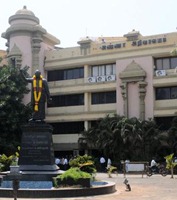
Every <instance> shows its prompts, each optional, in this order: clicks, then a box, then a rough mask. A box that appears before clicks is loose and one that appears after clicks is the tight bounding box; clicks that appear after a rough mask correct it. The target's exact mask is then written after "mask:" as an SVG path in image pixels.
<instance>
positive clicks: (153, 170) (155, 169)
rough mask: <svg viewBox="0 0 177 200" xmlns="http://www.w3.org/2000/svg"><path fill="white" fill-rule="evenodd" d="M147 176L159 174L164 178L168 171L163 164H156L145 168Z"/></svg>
mask: <svg viewBox="0 0 177 200" xmlns="http://www.w3.org/2000/svg"><path fill="white" fill-rule="evenodd" d="M146 174H147V176H152V175H153V174H161V175H162V176H166V175H167V174H168V170H167V169H166V167H165V166H164V165H163V164H158V165H157V166H152V167H151V166H147V167H146Z"/></svg>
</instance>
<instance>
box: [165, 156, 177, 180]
mask: <svg viewBox="0 0 177 200" xmlns="http://www.w3.org/2000/svg"><path fill="white" fill-rule="evenodd" d="M173 156H174V153H172V154H170V155H168V156H165V160H166V168H167V169H169V170H170V171H171V178H173V169H174V167H175V166H176V165H177V163H176V162H174V157H173Z"/></svg>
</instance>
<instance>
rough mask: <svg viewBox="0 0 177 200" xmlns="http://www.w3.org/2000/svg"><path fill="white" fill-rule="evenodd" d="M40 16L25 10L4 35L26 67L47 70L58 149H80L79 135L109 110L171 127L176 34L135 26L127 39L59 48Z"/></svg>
mask: <svg viewBox="0 0 177 200" xmlns="http://www.w3.org/2000/svg"><path fill="white" fill-rule="evenodd" d="M19 12H20V13H19ZM16 15H17V16H16ZM23 15H24V16H23ZM23 18H25V20H26V21H24V22H23V25H19V24H18V23H21V21H22V19H23ZM37 19H38V18H37ZM37 19H36V17H35V15H34V13H32V12H31V11H28V10H27V9H26V8H23V9H22V10H20V11H17V13H16V14H15V15H14V16H12V17H10V22H11V27H12V26H14V27H15V29H14V28H11V27H10V28H9V29H7V31H6V32H5V33H3V34H2V36H3V37H4V38H6V39H7V40H8V42H9V47H10V48H9V56H13V57H14V58H16V54H15V52H20V59H19V60H21V63H20V64H21V65H22V66H24V65H29V66H30V70H31V71H30V72H31V73H32V72H33V71H34V70H35V69H36V68H39V69H40V70H42V72H43V73H44V74H46V78H47V79H48V83H49V88H50V92H51V96H52V98H53V103H52V104H50V105H48V106H47V109H46V122H47V123H50V124H52V125H53V127H54V132H53V140H54V148H55V151H56V152H63V153H65V154H69V153H74V154H77V153H79V150H80V149H79V143H78V140H79V138H80V137H81V135H80V134H79V133H80V132H82V131H83V130H84V129H86V130H87V129H88V128H89V127H91V126H92V125H93V124H94V123H95V121H96V120H98V119H99V118H101V117H105V116H106V115H107V114H112V113H117V114H118V115H124V116H127V117H137V118H140V119H141V120H145V119H149V118H153V119H155V120H156V121H157V123H158V124H161V125H163V126H162V127H161V128H162V129H166V128H167V127H169V126H170V122H171V120H172V118H173V117H175V116H176V113H177V68H176V67H177V54H176V51H175V50H174V49H175V48H176V43H177V32H173V33H162V34H159V35H150V36H142V35H141V34H140V32H138V31H135V30H132V31H131V32H129V33H127V34H125V35H124V36H122V37H102V38H99V37H98V38H91V37H86V38H83V39H82V40H81V41H78V46H76V47H71V48H56V47H55V45H56V44H59V40H58V39H56V38H55V37H54V36H52V35H50V34H48V33H47V31H46V30H45V29H43V28H42V27H41V26H40V25H39V20H37ZM29 20H32V21H33V25H32V27H33V28H32V29H30V28H29V26H27V25H26V24H27V23H29ZM12 22H13V23H12ZM30 24H31V22H30ZM21 27H23V28H21ZM27 27H28V28H27ZM34 27H35V29H34ZM21 29H23V30H22V31H21ZM14 30H15V33H14V32H13V31H14ZM33 30H35V31H33ZM31 39H32V40H31ZM24 43H25V44H26V45H25V47H23V45H22V44H24ZM36 47H37V50H36V49H34V48H36ZM17 49H18V51H17ZM172 51H173V53H171V52H172ZM18 55H19V54H18ZM18 58H19V57H18ZM82 150H85V149H82Z"/></svg>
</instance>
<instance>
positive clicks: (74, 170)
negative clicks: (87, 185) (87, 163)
mask: <svg viewBox="0 0 177 200" xmlns="http://www.w3.org/2000/svg"><path fill="white" fill-rule="evenodd" d="M57 178H59V179H61V180H62V181H63V180H67V179H72V180H74V181H77V180H78V179H80V178H91V175H90V174H89V173H87V172H83V171H82V170H80V169H79V168H78V167H71V168H70V169H68V170H67V171H65V172H64V173H63V174H62V175H58V176H57Z"/></svg>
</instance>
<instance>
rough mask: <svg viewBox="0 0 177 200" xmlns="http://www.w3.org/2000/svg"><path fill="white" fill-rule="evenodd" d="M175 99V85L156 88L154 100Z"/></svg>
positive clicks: (176, 88)
mask: <svg viewBox="0 0 177 200" xmlns="http://www.w3.org/2000/svg"><path fill="white" fill-rule="evenodd" d="M164 99H177V87H162V88H156V100H164Z"/></svg>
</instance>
